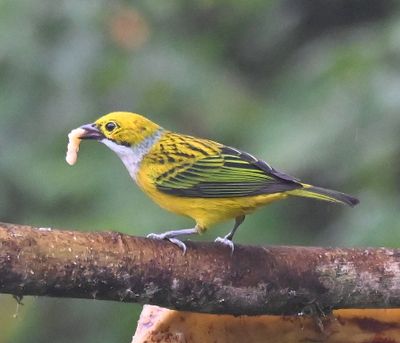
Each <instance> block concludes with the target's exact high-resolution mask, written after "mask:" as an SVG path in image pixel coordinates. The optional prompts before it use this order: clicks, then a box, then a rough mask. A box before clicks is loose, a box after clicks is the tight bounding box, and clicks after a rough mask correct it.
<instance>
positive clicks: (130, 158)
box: [100, 129, 163, 181]
mask: <svg viewBox="0 0 400 343" xmlns="http://www.w3.org/2000/svg"><path fill="white" fill-rule="evenodd" d="M162 134H163V130H162V129H160V130H158V131H156V132H155V133H154V134H152V135H151V136H149V137H146V138H145V139H144V140H143V141H142V142H140V143H139V144H136V145H133V146H130V147H129V146H125V145H121V144H118V143H116V142H113V141H112V140H109V139H107V138H103V139H102V140H101V141H100V142H101V143H103V144H105V145H107V146H108V147H109V148H110V149H111V150H112V151H114V152H115V153H116V154H117V155H118V156H119V158H120V159H121V161H122V162H123V163H124V165H125V167H126V169H128V172H129V175H130V176H131V178H132V179H133V180H135V181H136V175H137V173H138V172H139V168H140V163H141V162H142V160H143V158H144V157H145V156H146V154H147V153H148V152H149V151H150V150H151V148H152V147H153V145H154V144H155V143H157V142H158V140H159V139H160V138H161V136H162Z"/></svg>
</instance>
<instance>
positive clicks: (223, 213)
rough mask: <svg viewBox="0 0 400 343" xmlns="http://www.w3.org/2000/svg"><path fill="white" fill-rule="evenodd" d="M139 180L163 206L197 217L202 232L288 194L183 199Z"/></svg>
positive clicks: (151, 196) (141, 186)
mask: <svg viewBox="0 0 400 343" xmlns="http://www.w3.org/2000/svg"><path fill="white" fill-rule="evenodd" d="M143 181H145V180H143V179H141V178H138V180H137V182H138V185H139V187H140V188H141V189H142V190H143V191H144V192H145V193H146V194H147V195H148V196H149V197H150V198H151V199H152V200H153V201H154V202H156V203H157V204H158V205H159V206H160V207H162V208H164V209H166V210H168V211H170V212H173V213H176V214H180V215H184V216H187V217H191V218H193V219H194V220H195V221H196V223H197V225H198V227H199V229H200V230H206V229H207V228H209V227H210V226H212V225H213V224H216V223H219V222H222V221H225V220H228V219H232V218H235V217H237V216H240V215H246V214H249V213H251V212H253V211H254V210H255V209H257V208H258V207H260V206H263V205H266V204H268V203H270V202H273V201H276V200H280V199H284V198H286V197H287V195H286V194H284V193H275V194H265V195H255V196H247V197H232V198H194V197H179V196H173V195H169V194H165V193H162V192H160V191H159V190H158V189H157V188H156V187H155V186H154V185H153V184H151V183H148V182H143Z"/></svg>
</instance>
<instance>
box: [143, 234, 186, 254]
mask: <svg viewBox="0 0 400 343" xmlns="http://www.w3.org/2000/svg"><path fill="white" fill-rule="evenodd" d="M146 237H147V238H150V239H155V240H159V241H162V240H168V241H170V242H171V243H172V244H175V245H176V246H177V247H179V248H180V249H181V250H182V251H183V255H185V254H186V244H185V243H183V242H182V241H181V240H179V239H177V238H174V237H169V235H168V234H165V233H150V234H148V235H147V236H146Z"/></svg>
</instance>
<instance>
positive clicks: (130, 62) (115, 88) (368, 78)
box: [0, 0, 400, 343]
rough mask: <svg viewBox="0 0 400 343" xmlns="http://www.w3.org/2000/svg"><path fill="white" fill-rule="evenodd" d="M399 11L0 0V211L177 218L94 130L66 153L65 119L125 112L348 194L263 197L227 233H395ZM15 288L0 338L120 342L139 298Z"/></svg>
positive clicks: (71, 221) (370, 236)
mask: <svg viewBox="0 0 400 343" xmlns="http://www.w3.org/2000/svg"><path fill="white" fill-rule="evenodd" d="M399 19H400V14H399V11H398V5H396V3H395V2H394V1H387V0H386V1H383V0H382V1H372V0H363V1H361V0H346V1H345V0H338V1H333V2H328V3H327V2H326V1H323V0H301V1H295V0H287V1H277V0H276V1H259V0H253V1H251V2H244V1H238V0H233V1H232V0H231V1H219V2H217V1H213V0H202V1H197V2H187V1H183V0H170V1H165V2H155V1H151V0H149V1H146V2H141V3H137V4H134V5H133V4H132V3H130V2H128V1H125V2H122V1H121V2H107V1H77V0H70V1H60V2H52V1H49V0H45V1H40V2H33V1H28V0H18V1H10V0H3V1H0V86H1V88H0V89H1V91H0V118H1V119H2V125H1V126H0V158H1V159H0V161H1V162H0V187H1V192H0V220H1V221H8V222H17V223H29V224H33V225H40V226H44V227H68V228H76V229H80V230H103V229H104V230H106V229H113V230H118V231H122V232H127V233H132V234H137V235H144V234H146V233H149V232H161V231H163V230H166V229H171V228H180V227H182V228H183V227H189V226H190V225H192V222H191V221H190V220H189V219H185V218H178V217H176V216H175V215H172V214H169V213H166V212H164V211H163V210H161V209H159V208H158V207H157V206H156V205H154V204H153V203H152V202H151V201H150V200H149V199H147V198H146V197H145V196H144V195H143V194H142V193H141V192H140V191H139V190H138V189H137V188H136V187H135V185H134V184H133V183H132V181H131V180H130V179H129V176H128V174H127V172H126V171H125V169H124V167H123V165H122V164H121V163H120V161H119V160H118V159H117V157H116V156H115V155H114V154H113V153H111V152H110V151H108V150H107V149H106V148H105V147H104V146H100V145H98V144H95V143H92V142H87V143H84V144H83V145H82V147H81V152H80V156H79V161H78V164H77V165H76V166H75V167H74V168H71V167H69V166H68V165H67V164H66V163H65V161H64V153H65V150H66V134H67V133H68V132H69V131H70V130H71V129H72V128H75V127H77V126H80V125H81V124H84V123H86V122H91V121H93V120H94V119H96V118H97V117H98V116H100V115H101V114H104V113H107V112H109V111H113V110H130V111H135V112H138V113H143V114H146V115H148V116H149V117H150V118H151V119H153V120H155V121H156V122H158V123H160V124H161V125H162V126H164V127H166V128H169V129H172V130H176V131H181V132H186V133H190V134H196V135H201V136H205V137H209V138H211V139H215V140H219V141H221V142H225V143H226V144H229V145H232V146H237V147H239V148H242V149H244V150H247V151H249V152H252V153H254V154H256V155H257V156H259V157H262V158H264V159H266V160H267V161H268V162H270V163H271V164H272V165H273V166H275V167H277V168H278V169H282V170H284V171H287V172H288V173H290V174H292V175H295V176H298V177H300V178H301V179H303V180H305V181H307V182H310V183H314V184H317V185H320V186H325V187H330V188H334V189H338V190H342V191H345V192H348V193H350V194H354V195H356V196H358V197H359V198H360V199H361V204H360V206H358V207H357V208H355V209H349V208H344V207H340V206H334V205H330V204H326V203H319V202H314V201H312V200H300V199H289V200H287V201H284V202H280V203H275V204H272V205H270V206H269V207H266V208H265V209H262V210H259V211H258V212H257V213H256V214H254V215H252V216H249V217H248V219H247V220H246V222H245V223H244V225H243V227H242V228H241V230H239V233H238V234H237V236H236V238H237V241H238V242H241V243H253V244H260V243H263V244H267V243H271V244H306V245H317V244H318V245H345V246H353V245H358V246H359V245H378V246H381V245H386V246H392V247H399V246H400V227H399V226H400V224H399V223H400V220H399V219H400V218H399V216H398V213H397V211H398V208H399V196H400V192H399V177H400V140H399V132H400V58H399V57H400V20H399ZM150 214H151V215H150ZM230 226H231V223H226V224H222V225H220V226H218V227H217V228H215V229H214V230H210V232H209V233H207V234H205V235H204V236H203V237H201V239H206V240H212V239H214V238H215V237H216V236H217V235H222V234H224V233H226V232H227V231H228V230H229V228H230ZM23 302H24V303H25V306H23V307H20V308H19V310H18V315H17V317H16V318H14V317H15V316H14V315H15V313H16V302H15V301H14V300H13V299H12V298H11V296H6V295H2V296H0V328H1V329H0V343H3V342H13V343H20V342H129V341H130V336H131V335H132V333H133V331H134V328H135V321H136V319H137V315H138V312H139V310H140V307H139V306H134V305H127V304H115V303H109V302H98V301H88V300H70V299H42V298H40V299H33V298H27V299H24V301H23Z"/></svg>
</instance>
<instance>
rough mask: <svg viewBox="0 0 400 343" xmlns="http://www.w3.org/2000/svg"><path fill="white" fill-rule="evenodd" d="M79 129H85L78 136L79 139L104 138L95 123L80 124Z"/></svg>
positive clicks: (97, 139)
mask: <svg viewBox="0 0 400 343" xmlns="http://www.w3.org/2000/svg"><path fill="white" fill-rule="evenodd" d="M80 129H83V130H85V132H84V133H83V134H82V135H81V136H80V137H79V138H80V139H94V140H96V141H99V140H102V139H103V138H105V137H104V135H103V134H102V133H101V131H100V130H99V129H98V128H97V126H96V124H86V125H82V126H81V127H80Z"/></svg>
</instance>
